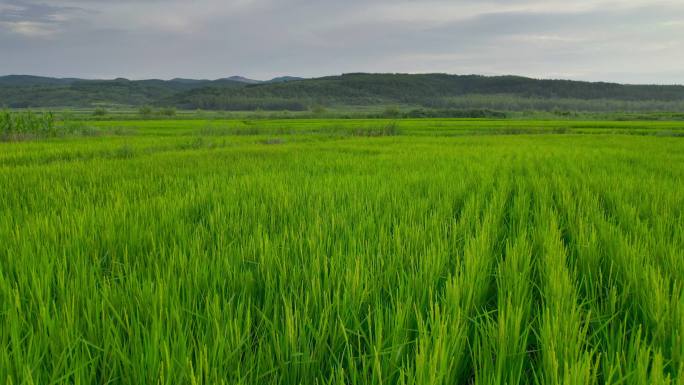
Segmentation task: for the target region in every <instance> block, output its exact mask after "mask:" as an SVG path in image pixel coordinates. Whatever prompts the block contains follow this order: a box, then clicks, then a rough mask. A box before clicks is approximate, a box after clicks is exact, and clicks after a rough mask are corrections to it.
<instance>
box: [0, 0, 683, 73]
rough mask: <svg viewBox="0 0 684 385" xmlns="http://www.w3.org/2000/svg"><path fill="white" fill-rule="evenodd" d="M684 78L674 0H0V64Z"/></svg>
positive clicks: (39, 69)
mask: <svg viewBox="0 0 684 385" xmlns="http://www.w3.org/2000/svg"><path fill="white" fill-rule="evenodd" d="M348 72H402V73H433V72H439V73H452V74H483V75H507V74H514V75H522V76H530V77H535V78H554V79H558V78H560V79H575V80H590V81H613V82H622V83H656V84H684V1H682V0H676V1H669V0H662V1H661V0H449V1H446V0H434V1H433V0H428V1H417V0H0V75H7V74H32V75H43V76H56V77H82V78H115V77H127V78H130V79H144V78H161V79H170V78H174V77H184V78H197V79H199V78H203V79H205V78H206V79H215V78H221V77H227V76H232V75H242V76H246V77H250V78H255V79H270V78H272V77H275V76H282V75H292V76H302V77H317V76H324V75H334V74H340V73H348Z"/></svg>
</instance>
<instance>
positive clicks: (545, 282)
mask: <svg viewBox="0 0 684 385" xmlns="http://www.w3.org/2000/svg"><path fill="white" fill-rule="evenodd" d="M57 124H58V127H59V125H60V124H62V123H57ZM70 124H72V126H71V127H70V128H69V132H70V133H69V134H68V135H54V136H51V137H45V138H28V140H14V141H6V142H0V381H2V382H5V383H8V384H340V385H341V384H416V385H418V384H469V383H474V384H504V383H507V384H528V383H529V384H668V383H669V384H677V383H680V384H684V254H683V253H684V252H683V251H682V250H684V212H683V211H684V188H683V187H684V137H682V136H684V122H672V121H654V122H640V121H623V122H615V121H571V120H568V121H557V120H537V121H529V120H477V119H472V120H467V119H461V120H459V119H415V120H397V121H392V120H379V119H378V120H359V119H344V120H342V119H340V120H322V119H319V120H317V119H308V120H296V119H289V120H145V121H139V120H125V121H124V120H121V121H116V120H113V121H92V122H90V121H89V122H76V123H74V122H72V123H70Z"/></svg>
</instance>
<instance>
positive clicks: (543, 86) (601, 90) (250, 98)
mask: <svg viewBox="0 0 684 385" xmlns="http://www.w3.org/2000/svg"><path fill="white" fill-rule="evenodd" d="M475 97H479V98H480V99H482V98H490V99H491V98H499V99H501V100H504V99H506V98H508V99H516V100H531V99H540V100H544V101H553V100H560V99H572V100H582V101H592V100H593V101H599V100H612V101H619V102H621V104H622V105H624V106H625V107H621V108H625V109H628V108H630V106H629V103H645V102H651V101H653V102H657V103H661V104H662V103H669V104H668V105H667V106H664V107H662V108H667V109H671V108H675V107H672V103H684V86H681V85H625V84H619V83H609V82H582V81H574V80H554V79H533V78H527V77H522V76H483V75H451V74H442V73H433V74H400V73H384V74H382V73H348V74H342V75H333V76H324V77H319V78H308V79H303V78H296V77H289V76H283V77H277V78H273V79H271V80H267V81H258V80H253V79H248V78H245V77H242V76H231V77H227V78H220V79H214V80H207V79H187V78H174V79H170V80H161V79H144V80H129V79H125V78H117V79H111V80H97V79H78V78H50V77H41V76H31V75H9V76H1V77H0V106H7V107H11V108H22V107H92V106H95V105H112V106H115V105H121V106H142V105H155V106H171V107H176V108H183V109H195V108H201V109H225V110H243V109H244V110H253V109H265V110H303V109H308V108H311V107H312V106H331V107H333V106H338V105H349V106H355V105H357V106H369V105H413V106H417V107H426V108H447V107H450V106H453V101H454V100H455V99H459V100H460V99H463V98H475ZM475 99H476V98H475ZM547 104H548V103H547ZM474 106H475V107H477V105H474ZM503 107H504V108H506V106H505V103H503ZM544 108H546V107H544ZM658 108H661V107H658Z"/></svg>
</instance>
